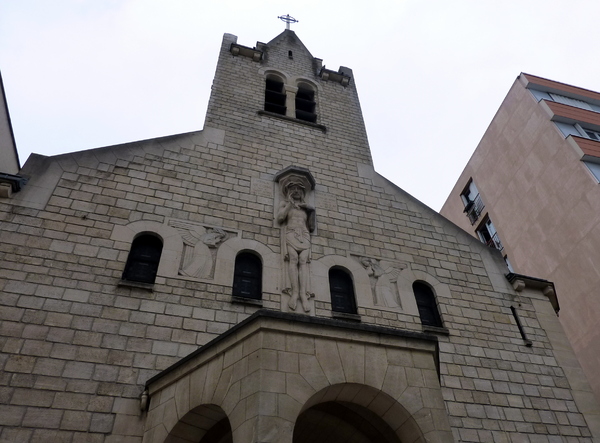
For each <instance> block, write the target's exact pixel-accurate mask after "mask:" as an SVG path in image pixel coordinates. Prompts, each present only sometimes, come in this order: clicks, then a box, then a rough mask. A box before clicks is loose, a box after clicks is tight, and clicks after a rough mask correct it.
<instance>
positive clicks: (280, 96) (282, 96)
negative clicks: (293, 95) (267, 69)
mask: <svg viewBox="0 0 600 443" xmlns="http://www.w3.org/2000/svg"><path fill="white" fill-rule="evenodd" d="M286 98H287V96H286V93H285V91H284V90H283V81H281V79H280V78H279V77H276V76H273V75H271V76H269V77H267V80H266V85H265V111H269V112H274V113H275V114H281V115H285V111H286V106H285V102H286Z"/></svg>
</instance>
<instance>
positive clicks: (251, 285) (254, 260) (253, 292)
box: [232, 252, 262, 300]
mask: <svg viewBox="0 0 600 443" xmlns="http://www.w3.org/2000/svg"><path fill="white" fill-rule="evenodd" d="M232 295H233V296H234V297H243V298H251V299H253V300H260V299H261V298H262V262H261V261H260V257H258V256H257V255H255V254H253V253H251V252H241V253H239V254H238V255H237V257H236V258H235V269H234V271H233V293H232Z"/></svg>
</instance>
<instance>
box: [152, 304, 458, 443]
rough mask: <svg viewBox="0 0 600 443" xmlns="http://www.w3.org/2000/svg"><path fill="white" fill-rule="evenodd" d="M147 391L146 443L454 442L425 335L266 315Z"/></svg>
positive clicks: (431, 343)
mask: <svg viewBox="0 0 600 443" xmlns="http://www.w3.org/2000/svg"><path fill="white" fill-rule="evenodd" d="M147 388H148V392H149V395H150V408H149V411H148V417H147V420H146V430H145V434H144V442H147V443H158V442H161V443H162V442H165V441H169V442H175V441H177V442H187V441H189V442H192V441H193V442H208V441H210V442H221V443H225V442H228V441H231V442H233V443H243V442H267V441H269V442H270V441H273V442H289V443H292V442H293V443H303V442H309V441H315V440H314V439H315V438H316V437H317V436H321V437H325V435H327V441H331V442H336V441H347V440H345V438H346V437H347V436H348V435H349V433H352V435H354V436H355V438H356V441H357V442H375V441H378V442H390V443H396V442H405V441H410V442H420V441H422V442H425V441H428V442H444V441H452V434H451V431H450V427H449V423H448V419H447V416H446V411H445V408H444V403H443V399H442V395H441V390H440V384H439V380H438V370H437V340H436V339H435V337H431V336H428V335H426V334H420V333H414V332H406V331H398V330H392V329H388V328H381V327H375V326H365V325H352V324H348V323H344V322H340V321H336V320H326V319H315V318H311V317H306V316H302V315H296V314H285V313H277V312H272V311H258V312H257V313H256V314H254V315H253V316H251V317H250V318H248V319H247V320H246V321H244V322H242V323H240V324H239V325H238V326H236V327H234V328H232V330H230V331H229V332H228V333H226V334H224V335H222V336H221V337H219V338H218V339H216V340H213V341H212V342H210V343H209V344H207V345H206V346H203V347H202V348H200V349H199V350H198V351H196V352H194V353H193V354H191V355H189V356H188V357H186V358H184V359H183V360H182V361H180V362H179V363H178V364H176V365H174V366H172V367H171V368H169V369H167V370H165V371H163V372H162V373H160V374H158V375H157V376H156V377H154V378H152V379H151V380H149V382H148V384H147Z"/></svg>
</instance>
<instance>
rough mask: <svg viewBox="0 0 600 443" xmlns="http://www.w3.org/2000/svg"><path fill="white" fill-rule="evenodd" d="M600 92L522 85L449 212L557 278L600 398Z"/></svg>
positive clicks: (569, 328) (521, 267)
mask: <svg viewBox="0 0 600 443" xmlns="http://www.w3.org/2000/svg"><path fill="white" fill-rule="evenodd" d="M599 180H600V93H597V92H593V91H590V90H587V89H583V88H578V87H574V86H570V85H566V84H564V83H559V82H556V81H552V80H547V79H545V78H541V77H536V76H534V75H530V74H521V75H519V77H518V78H517V79H516V81H515V82H514V85H513V86H512V88H511V89H510V91H509V93H508V95H507V96H506V98H505V100H504V102H503V103H502V105H501V106H500V108H499V109H498V112H497V114H496V116H495V117H494V119H493V121H492V123H491V124H490V126H489V128H488V130H487V131H486V133H485V135H484V136H483V138H482V140H481V142H480V143H479V145H478V146H477V149H476V150H475V152H474V154H473V156H472V157H471V159H470V160H469V162H468V163H467V166H466V167H465V169H464V171H463V173H462V175H461V176H460V178H459V180H458V181H457V183H456V185H455V186H454V189H453V190H452V192H451V193H450V195H449V196H448V199H447V200H446V202H445V204H444V206H443V207H442V210H441V211H440V212H441V214H442V215H444V216H445V217H447V218H449V219H450V220H452V221H453V222H454V223H456V224H457V225H458V226H460V227H462V228H463V229H465V230H466V231H468V232H470V233H471V234H472V235H474V236H475V237H477V238H479V239H480V240H481V241H482V242H485V243H487V244H488V245H489V246H490V247H492V248H495V249H498V250H500V251H501V253H502V255H503V256H504V257H505V258H506V260H507V262H508V263H509V265H510V267H511V270H512V271H513V272H516V273H522V274H527V275H532V276H535V277H538V278H541V279H547V280H551V281H553V282H554V284H555V287H556V290H557V293H558V296H559V298H560V306H561V310H560V320H561V323H562V325H563V326H564V328H565V331H566V333H567V336H568V338H569V340H570V341H571V344H572V345H573V348H574V349H575V352H576V354H577V356H578V358H579V360H580V362H581V364H582V366H583V369H584V371H585V373H586V374H587V377H588V379H589V381H590V383H591V385H592V387H593V390H594V392H595V393H596V396H597V397H598V398H600V378H598V377H597V371H598V368H599V367H600V327H599V326H598V321H599V319H600V188H599V185H598V182H599Z"/></svg>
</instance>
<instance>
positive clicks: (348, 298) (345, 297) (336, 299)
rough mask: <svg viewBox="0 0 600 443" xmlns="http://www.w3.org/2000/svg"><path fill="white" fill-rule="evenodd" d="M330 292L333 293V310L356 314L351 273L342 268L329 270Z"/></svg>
mask: <svg viewBox="0 0 600 443" xmlns="http://www.w3.org/2000/svg"><path fill="white" fill-rule="evenodd" d="M329 291H330V292H331V309H332V310H333V311H335V312H342V313H345V314H356V299H355V297H354V283H353V282H352V277H351V276H350V273H349V272H347V271H346V270H345V269H342V268H331V269H330V270H329Z"/></svg>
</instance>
